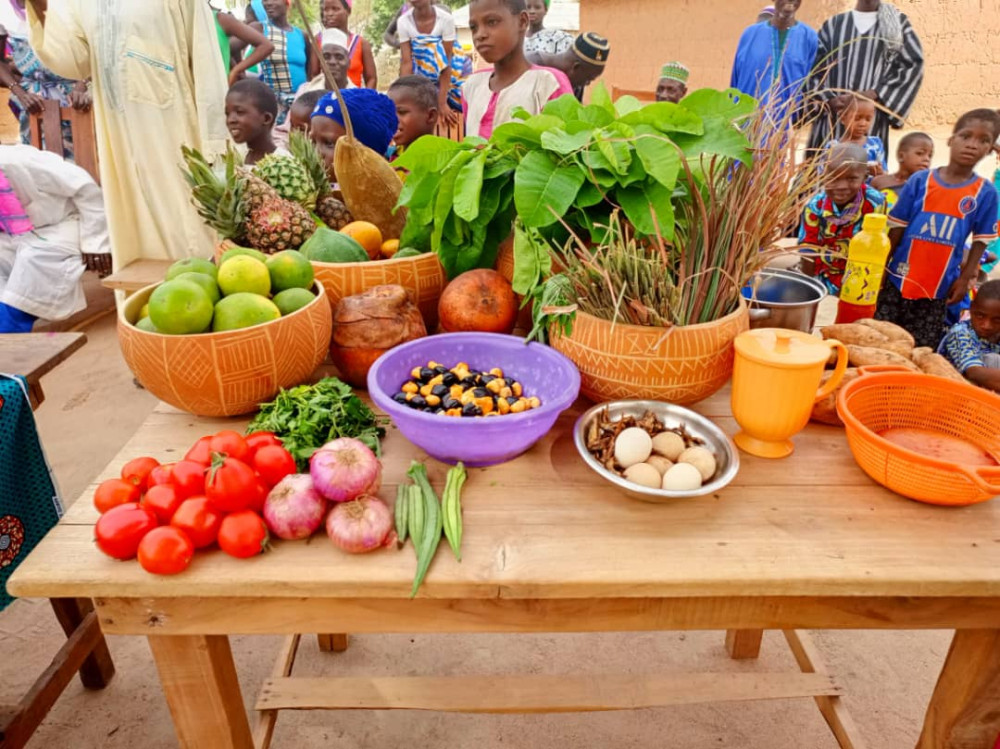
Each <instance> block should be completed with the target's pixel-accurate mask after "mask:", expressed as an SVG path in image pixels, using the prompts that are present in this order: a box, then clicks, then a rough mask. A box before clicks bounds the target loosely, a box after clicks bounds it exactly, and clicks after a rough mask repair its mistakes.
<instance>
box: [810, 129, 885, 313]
mask: <svg viewBox="0 0 1000 749" xmlns="http://www.w3.org/2000/svg"><path fill="white" fill-rule="evenodd" d="M867 174H868V164H867V155H866V153H865V150H864V149H863V148H861V146H857V145H852V144H844V143H841V144H839V145H836V146H834V147H833V148H831V149H830V155H829V162H828V163H827V165H826V169H825V170H824V175H823V182H824V189H823V190H822V191H820V192H819V193H818V194H817V195H816V196H814V197H813V199H812V200H810V201H809V204H808V205H807V206H806V208H805V211H804V212H803V214H802V223H801V228H800V229H799V244H801V245H807V246H808V247H809V248H811V249H812V252H813V253H818V256H816V257H810V256H806V257H804V258H803V260H802V270H803V271H804V272H805V273H807V274H808V275H812V276H816V277H817V278H818V279H819V280H820V281H822V282H823V285H824V286H826V288H827V291H829V292H830V293H831V294H833V295H835V296H839V295H840V287H841V284H842V283H843V280H844V268H845V267H846V265H847V248H848V245H850V243H851V239H852V238H853V237H854V235H855V234H857V233H858V232H859V231H861V225H862V224H863V223H864V218H865V216H867V215H868V214H869V213H875V212H876V211H878V210H880V209H881V208H882V206H883V205H884V204H885V198H883V197H882V194H881V193H880V192H879V191H878V190H875V189H874V188H872V187H871V186H870V185H867V184H865V177H866V175H867ZM841 307H842V305H841V306H838V310H837V315H838V322H840V319H839V318H840V316H841V313H842V311H844V310H842V308H841ZM872 311H874V310H872ZM861 316H862V317H865V316H867V317H871V314H870V313H869V314H867V315H861ZM852 317H853V318H854V319H859V317H858V315H857V314H853V315H852Z"/></svg>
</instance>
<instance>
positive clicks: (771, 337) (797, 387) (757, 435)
mask: <svg viewBox="0 0 1000 749" xmlns="http://www.w3.org/2000/svg"><path fill="white" fill-rule="evenodd" d="M830 349H836V350H837V368H836V370H835V371H834V373H833V376H832V377H831V378H830V379H829V380H828V381H827V383H826V384H825V385H824V386H823V387H822V389H820V387H819V385H820V381H821V380H822V378H823V370H824V368H825V367H826V362H827V360H828V359H829V358H830ZM846 369H847V347H846V346H844V344H842V343H841V342H840V341H832V340H831V341H823V340H820V339H819V338H817V337H815V336H812V335H809V334H807V333H801V332H799V331H795V330H785V329H781V328H758V329H757V330H749V331H747V332H746V333H741V334H740V335H738V336H737V337H736V362H735V365H734V367H733V395H732V409H733V417H734V418H735V419H736V421H737V423H738V424H739V425H740V432H739V434H737V435H736V437H735V438H734V440H735V442H736V444H737V446H738V447H739V448H740V449H741V450H743V451H744V452H747V453H750V454H751V455H757V456H758V457H761V458H784V457H787V456H788V455H791V454H792V450H794V449H795V446H794V445H793V444H792V442H791V437H793V436H794V435H796V434H798V433H799V432H800V431H802V428H803V427H805V425H806V424H807V423H808V422H809V416H810V415H811V414H812V408H813V405H814V404H815V403H816V401H818V400H820V399H822V398H825V397H826V396H827V395H829V394H830V393H832V392H833V391H834V390H835V389H836V388H837V386H838V385H840V381H841V379H843V377H844V371H845V370H846Z"/></svg>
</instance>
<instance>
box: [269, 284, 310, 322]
mask: <svg viewBox="0 0 1000 749" xmlns="http://www.w3.org/2000/svg"><path fill="white" fill-rule="evenodd" d="M315 298H316V295H315V294H313V293H312V292H311V291H309V289H285V290H284V291H282V292H281V293H279V294H275V295H274V299H273V300H271V301H273V302H274V306H276V307H277V308H278V309H279V310H281V316H282V317H284V316H285V315H290V314H292V313H293V312H295V311H297V310H300V309H302V308H303V307H305V306H306V305H307V304H309V303H310V302H311V301H312V300H313V299H315Z"/></svg>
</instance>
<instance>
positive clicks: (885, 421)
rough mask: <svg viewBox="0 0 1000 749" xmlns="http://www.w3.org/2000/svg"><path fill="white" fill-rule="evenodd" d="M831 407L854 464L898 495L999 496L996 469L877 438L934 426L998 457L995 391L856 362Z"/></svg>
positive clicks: (999, 412) (935, 498) (944, 501)
mask: <svg viewBox="0 0 1000 749" xmlns="http://www.w3.org/2000/svg"><path fill="white" fill-rule="evenodd" d="M837 413H838V414H839V415H840V418H841V419H842V420H843V422H844V427H845V430H846V434H847V442H848V444H849V445H850V446H851V452H852V453H853V454H854V459H855V460H856V461H857V462H858V465H859V466H861V469H862V470H863V471H864V472H865V473H867V474H868V475H869V476H871V477H872V478H873V479H874V480H875V481H877V482H878V483H880V484H882V485H883V486H885V487H886V488H888V489H891V490H892V491H894V492H896V493H897V494H902V495H903V496H904V497H909V498H910V499H916V500H918V501H920V502H928V503H930V504H936V505H950V506H963V505H970V504H975V503H977V502H985V501H986V500H988V499H991V498H992V497H995V496H997V495H998V494H1000V467H997V468H984V467H976V466H967V465H959V464H956V463H949V462H947V461H943V460H936V459H934V458H929V457H927V456H925V455H921V454H919V453H916V452H913V451H912V450H907V449H906V448H904V447H900V446H899V445H896V444H894V443H892V442H889V441H888V440H886V439H883V438H882V437H880V436H879V434H880V433H881V432H884V431H886V430H887V429H922V430H927V431H930V432H939V433H941V434H944V435H948V436H951V437H957V438H958V439H961V440H965V441H966V442H969V443H971V444H973V445H975V446H976V447H978V448H980V449H982V450H985V451H986V452H987V453H989V454H990V455H992V456H993V457H994V458H1000V396H997V395H994V394H993V393H989V392H987V391H986V390H983V389H982V388H978V387H975V386H973V385H969V384H966V383H964V382H958V381H956V380H949V379H946V378H944V377H934V376H932V375H927V374H918V373H915V372H909V371H902V370H901V368H897V367H863V368H862V369H861V377H859V378H858V379H856V380H854V381H853V382H850V383H848V384H847V385H845V386H844V388H843V389H842V390H841V391H840V395H839V396H838V398H837Z"/></svg>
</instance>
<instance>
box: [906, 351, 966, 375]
mask: <svg viewBox="0 0 1000 749" xmlns="http://www.w3.org/2000/svg"><path fill="white" fill-rule="evenodd" d="M913 361H914V362H916V365H917V366H918V367H920V370H921V371H922V372H925V373H926V374H929V375H937V376H938V377H947V378H948V379H949V380H956V381H958V382H965V378H964V377H962V374H961V373H960V372H959V371H958V370H957V369H955V367H953V366H952V364H951V362H950V361H948V360H947V359H945V358H944V357H943V356H941V354H935V353H934V352H933V351H932V352H930V353H923V352H921V353H920V354H918V355H916V356H914V357H913Z"/></svg>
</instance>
